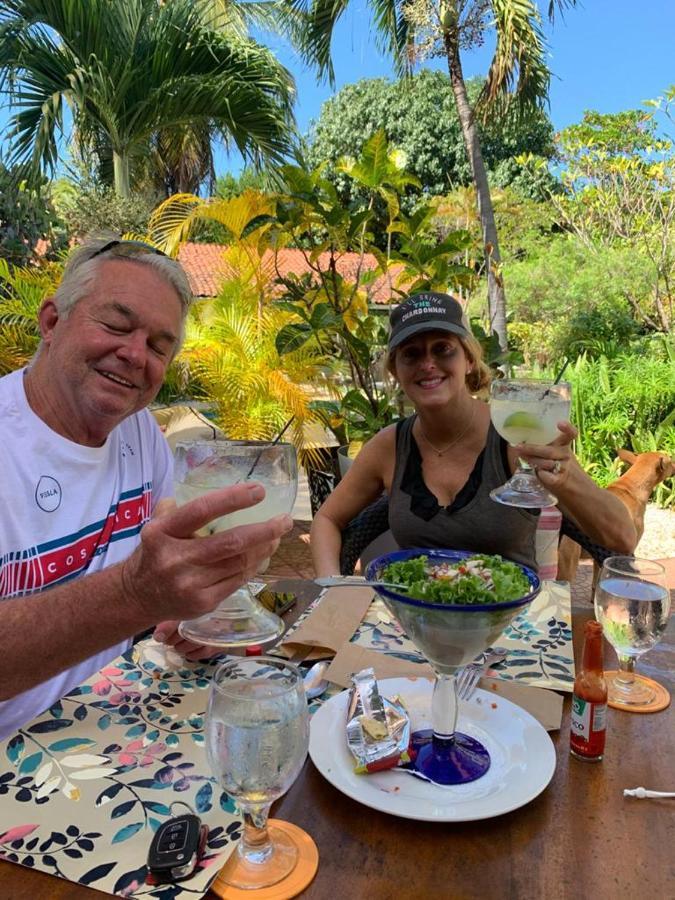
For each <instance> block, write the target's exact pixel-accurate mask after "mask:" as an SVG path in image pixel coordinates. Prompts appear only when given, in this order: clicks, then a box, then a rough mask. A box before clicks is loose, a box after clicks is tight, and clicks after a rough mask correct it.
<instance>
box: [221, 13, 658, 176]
mask: <svg viewBox="0 0 675 900" xmlns="http://www.w3.org/2000/svg"><path fill="white" fill-rule="evenodd" d="M539 6H540V8H541V9H544V8H545V7H546V6H547V3H546V2H545V0H539ZM368 26H369V17H368V4H367V2H365V0H353V5H352V6H350V7H349V8H348V10H347V13H346V14H345V16H344V17H343V20H342V21H341V23H340V25H339V26H338V29H337V31H336V36H335V40H334V43H333V59H334V66H335V73H336V89H339V88H340V87H342V86H343V85H345V84H349V83H350V82H353V81H358V80H359V79H360V78H377V77H380V76H390V77H393V69H392V66H391V64H390V63H389V61H388V60H387V58H386V57H384V56H382V55H381V54H380V53H379V52H378V50H377V47H376V43H375V39H374V37H373V36H372V31H371V30H370V28H369V27H368ZM546 30H547V33H548V37H549V53H550V59H549V62H550V68H551V70H552V72H553V73H554V77H553V79H552V82H551V91H550V115H551V118H552V120H553V124H554V126H555V128H556V129H560V128H564V127H565V126H566V125H571V124H572V123H574V122H577V121H579V120H580V119H581V117H582V115H583V113H584V110H586V109H597V110H599V111H600V112H618V111H619V110H622V109H630V108H635V107H639V106H640V104H641V103H642V101H643V100H647V99H650V98H654V97H657V96H659V94H660V93H661V92H662V91H663V90H664V89H665V88H666V87H668V86H669V85H670V84H673V83H675V55H674V53H673V46H674V45H673V41H674V36H675V2H674V0H641V2H640V3H636V2H635V0H585V2H584V3H583V4H580V5H578V6H577V7H576V8H575V9H570V10H567V11H566V12H565V14H564V16H563V17H556V23H555V26H554V27H553V28H552V29H549V28H547V29H546ZM274 49H275V50H276V51H277V53H278V55H279V57H280V59H281V60H282V62H284V64H285V65H286V66H288V68H289V69H290V70H291V71H292V72H293V75H294V76H295V79H296V83H297V88H298V100H297V105H296V116H297V120H298V125H299V127H300V130H301V131H302V132H305V131H306V130H307V128H308V127H309V124H310V121H311V120H312V119H316V118H318V116H319V113H320V111H321V104H322V103H323V102H324V101H325V100H327V99H328V98H329V97H330V96H331V94H332V93H333V91H332V89H331V88H330V87H329V86H328V85H327V84H318V83H317V79H316V76H315V75H314V73H312V72H310V71H308V70H306V69H303V66H302V65H301V64H300V63H299V62H298V60H297V59H296V58H294V55H293V53H292V52H290V51H288V50H287V49H285V48H283V47H277V46H275V47H274ZM492 49H493V46H492V45H491V44H486V46H485V47H483V48H482V49H481V50H480V51H476V52H474V53H471V54H465V55H464V56H463V67H464V74H465V76H466V77H467V78H468V77H471V76H474V75H484V74H485V73H486V72H487V70H488V67H489V64H490V59H491V55H492ZM432 65H433V66H434V67H441V62H440V61H435V62H434V63H433V64H432ZM442 67H443V68H445V67H444V66H442ZM230 165H231V167H232V168H233V169H235V168H238V166H239V163H238V162H237V161H235V160H234V159H233V160H232V161H231V163H230ZM218 168H219V170H225V169H227V168H228V161H227V159H226V157H225V155H224V154H219V157H218Z"/></svg>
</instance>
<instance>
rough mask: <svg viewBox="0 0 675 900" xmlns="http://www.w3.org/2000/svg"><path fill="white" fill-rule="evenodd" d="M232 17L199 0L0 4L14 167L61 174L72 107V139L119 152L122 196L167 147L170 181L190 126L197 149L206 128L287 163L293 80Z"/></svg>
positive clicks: (1, 76) (0, 61)
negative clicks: (140, 169)
mask: <svg viewBox="0 0 675 900" xmlns="http://www.w3.org/2000/svg"><path fill="white" fill-rule="evenodd" d="M236 18H241V17H240V16H235V18H234V19H233V18H231V17H230V18H228V25H227V26H225V24H224V23H223V20H222V19H221V25H222V27H219V26H217V25H216V24H215V20H214V13H213V5H212V4H210V3H202V2H193V0H171V2H170V3H158V2H157V0H116V2H114V3H113V2H110V0H5V2H3V4H2V12H0V23H1V25H2V27H1V28H0V88H4V87H5V84H6V83H9V85H10V86H11V102H12V105H13V112H14V115H13V116H12V118H11V120H10V129H11V130H10V134H9V137H10V139H11V141H12V150H11V152H12V160H13V161H17V162H19V161H20V162H25V163H27V164H29V165H30V167H31V168H32V170H33V171H34V172H37V171H38V170H43V169H48V170H53V169H54V168H55V166H56V163H57V159H58V135H59V133H60V132H61V131H62V130H63V127H64V124H65V117H64V108H65V107H66V105H67V106H68V107H69V108H70V110H71V112H72V119H73V135H74V138H75V141H76V143H77V144H78V145H79V146H81V147H85V148H91V147H93V148H95V149H96V150H97V151H99V156H100V157H103V156H104V155H105V153H108V154H109V155H110V156H111V157H112V162H113V169H114V181H115V190H116V192H117V193H118V194H120V195H124V196H127V195H128V194H129V191H130V186H131V184H132V177H131V175H132V172H131V170H132V168H133V164H134V161H138V160H141V163H143V161H144V159H145V157H146V156H147V154H148V153H149V152H160V151H159V146H160V144H161V143H164V144H165V145H166V148H165V152H164V158H165V161H170V162H171V164H170V168H172V169H173V172H172V173H168V172H167V173H165V174H166V175H167V176H169V175H170V176H171V177H168V178H165V181H167V182H174V183H175V181H176V179H175V178H174V177H173V176H174V175H176V173H177V170H176V165H175V164H176V160H177V159H178V160H179V161H182V162H185V159H186V154H184V153H183V150H182V149H181V146H183V148H184V149H185V142H184V140H183V138H184V136H185V133H184V130H185V129H186V128H187V127H190V128H192V129H193V130H194V131H193V137H194V138H195V140H191V139H189V140H188V141H187V143H188V144H190V145H191V147H190V153H194V151H195V149H196V150H197V154H198V155H199V147H200V146H201V147H205V148H206V151H207V152H210V140H209V138H210V133H211V132H210V131H209V130H208V129H218V131H219V132H220V134H221V135H222V137H223V138H224V139H225V140H226V141H228V142H232V144H233V145H234V146H236V147H237V149H238V150H239V151H240V152H241V153H242V154H243V155H244V156H245V157H248V158H250V159H252V160H254V161H257V160H260V159H271V160H279V159H281V158H283V156H284V155H285V154H286V153H287V152H288V150H289V149H290V140H291V134H292V131H293V117H292V110H291V106H292V99H293V95H294V86H293V82H292V78H291V76H290V73H289V72H288V71H287V70H286V69H285V68H284V67H283V66H282V65H281V64H280V63H279V62H278V61H277V59H276V58H275V57H274V55H273V54H272V53H271V52H270V51H269V50H267V49H265V48H264V47H262V46H261V45H260V44H258V43H257V42H256V41H254V40H252V39H250V38H248V37H247V36H246V29H245V28H243V27H241V22H239V23H238V24H237V25H236V26H235V25H234V22H235V20H236ZM205 125H207V126H208V129H207V136H206V141H205V142H204V131H203V128H204V126H205ZM172 131H173V134H170V132H172ZM188 155H189V154H188ZM190 165H191V164H190ZM179 168H180V167H179ZM197 169H200V165H199V164H198V165H197ZM206 169H208V166H207V167H206ZM201 171H205V169H204V167H203V166H201ZM179 180H180V179H179Z"/></svg>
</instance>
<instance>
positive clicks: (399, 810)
mask: <svg viewBox="0 0 675 900" xmlns="http://www.w3.org/2000/svg"><path fill="white" fill-rule="evenodd" d="M378 685H379V689H380V693H381V694H382V696H384V697H394V696H395V695H397V694H398V695H399V696H400V697H401V698H402V700H403V702H404V704H405V706H406V709H407V710H408V712H409V713H410V718H411V725H412V730H413V731H417V730H419V729H421V728H429V727H430V726H431V722H430V709H431V692H432V689H433V682H432V681H430V680H428V679H426V678H387V679H383V680H382V681H379V682H378ZM348 693H349V692H348V691H343V692H342V693H340V694H336V695H335V696H334V697H331V698H330V700H327V701H326V702H325V703H324V704H323V706H321V707H320V708H319V709H318V710H317V711H316V712H315V713H314V715H313V716H312V722H311V730H310V738H309V755H310V756H311V758H312V762H313V763H314V765H315V766H316V767H317V769H318V770H319V772H321V774H322V775H323V776H324V778H326V779H327V780H328V781H329V782H330V783H331V784H332V785H333V786H334V787H336V788H337V789H338V790H339V791H342V793H343V794H346V795H347V796H348V797H351V798H352V799H353V800H357V801H358V802H359V803H363V804H364V805H365V806H370V807H372V809H378V810H380V812H386V813H391V815H394V816H402V817H403V818H405V819H418V820H420V821H425V822H470V821H472V820H475V819H489V818H490V817H491V816H499V815H502V814H503V813H507V812H510V811H511V810H513V809H518V807H520V806H524V805H525V804H526V803H529V802H530V800H533V799H534V798H535V797H536V796H538V795H539V794H540V793H541V792H542V791H543V790H544V788H545V787H546V785H547V784H548V783H549V781H550V780H551V778H552V777H553V772H554V771H555V763H556V757H555V748H554V746H553V743H552V742H551V739H550V737H549V736H548V734H547V732H546V731H545V729H544V728H543V727H542V726H541V725H540V724H539V722H537V720H536V719H535V718H533V717H532V716H531V715H530V714H529V713H528V712H526V711H525V710H524V709H521V708H520V707H519V706H516V705H515V704H514V703H511V701H510V700H506V699H505V698H503V697H498V696H496V695H495V694H494V693H492V692H487V691H483V690H477V691H476V692H475V693H474V695H473V697H472V698H471V700H470V701H469V702H468V703H467V702H464V701H461V702H460V707H459V720H458V731H462V732H464V734H468V735H471V737H474V738H477V739H478V740H479V741H481V743H483V744H484V745H485V747H487V749H488V751H489V753H490V757H491V764H490V768H489V769H488V771H487V772H486V773H485V775H483V777H482V778H479V779H477V780H476V781H472V782H470V783H469V784H459V785H447V786H441V785H435V784H430V783H428V782H425V781H422V780H421V779H419V778H415V777H414V776H412V775H408V774H407V773H406V772H404V771H401V770H400V769H389V770H388V771H386V772H377V773H374V774H372V775H356V774H355V773H354V758H353V757H352V755H351V753H350V752H349V750H348V748H347V738H346V732H345V719H346V713H347V698H348Z"/></svg>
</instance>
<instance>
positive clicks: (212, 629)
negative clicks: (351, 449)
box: [174, 440, 298, 647]
mask: <svg viewBox="0 0 675 900" xmlns="http://www.w3.org/2000/svg"><path fill="white" fill-rule="evenodd" d="M248 480H250V481H257V482H260V483H261V484H262V485H263V487H264V488H265V497H264V499H263V500H261V501H260V503H257V504H256V505H255V506H249V507H247V508H246V509H240V510H237V511H236V512H233V513H228V514H227V515H225V516H221V517H220V518H218V519H215V520H214V521H213V522H210V523H209V524H208V525H207V526H206V527H205V528H203V529H201V530H200V532H199V534H203V535H208V534H215V533H216V532H218V531H226V530H227V529H228V528H234V527H235V526H237V525H250V524H254V523H257V522H264V521H266V520H267V519H271V518H273V517H274V516H278V515H281V514H283V513H290V512H291V510H292V509H293V504H294V502H295V495H296V493H297V490H298V466H297V460H296V454H295V448H294V447H293V446H292V445H291V444H285V443H281V442H278V443H265V442H263V441H222V440H216V441H208V440H196V441H182V442H179V443H178V444H177V445H176V450H175V464H174V482H175V489H176V500H177V502H178V503H179V504H183V503H188V502H189V501H190V500H194V499H196V498H197V497H200V496H201V495H202V494H205V493H207V492H209V491H213V490H215V489H216V488H223V487H228V486H229V485H234V484H239V483H240V482H243V481H248ZM264 567H265V565H264V564H263V565H262V566H261V568H264ZM283 630H284V625H283V622H282V621H281V619H280V618H279V617H278V616H276V615H274V613H272V612H269V611H268V610H267V609H265V608H264V607H263V606H262V605H261V604H260V603H258V601H257V600H256V599H255V598H254V596H253V594H252V593H251V590H250V588H249V586H248V585H243V586H242V587H241V588H239V589H238V590H236V591H235V592H234V593H232V594H230V596H229V597H226V598H225V599H224V600H222V601H221V603H220V604H219V606H218V607H216V609H214V610H213V611H212V612H210V613H207V614H206V615H204V616H200V617H199V618H197V619H189V620H187V621H184V622H181V623H180V625H179V626H178V631H179V632H180V634H181V636H182V637H184V638H186V639H187V640H190V641H194V642H195V643H198V644H206V645H210V646H215V647H237V646H239V647H243V646H247V645H251V644H262V643H265V642H266V641H271V640H274V639H275V638H277V637H279V635H280V634H281V633H282V632H283Z"/></svg>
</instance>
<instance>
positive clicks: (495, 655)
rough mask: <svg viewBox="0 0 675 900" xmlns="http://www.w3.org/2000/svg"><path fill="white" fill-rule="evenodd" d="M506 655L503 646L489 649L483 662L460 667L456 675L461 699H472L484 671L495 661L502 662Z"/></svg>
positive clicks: (458, 695)
mask: <svg viewBox="0 0 675 900" xmlns="http://www.w3.org/2000/svg"><path fill="white" fill-rule="evenodd" d="M505 657H506V650H503V649H501V648H497V649H496V650H487V651H486V653H485V659H484V660H483V662H481V663H471V664H470V665H468V666H464V668H463V669H460V670H459V672H458V673H457V674H456V675H455V686H456V690H457V697H458V698H459V699H460V700H470V699H471V697H472V696H473V692H474V691H475V690H476V685H477V684H478V681H479V680H480V677H481V675H482V674H483V672H484V671H485V670H486V669H487V668H488V667H489V666H491V665H492V664H493V663H496V662H501V661H502V660H503V659H504V658H505Z"/></svg>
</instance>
